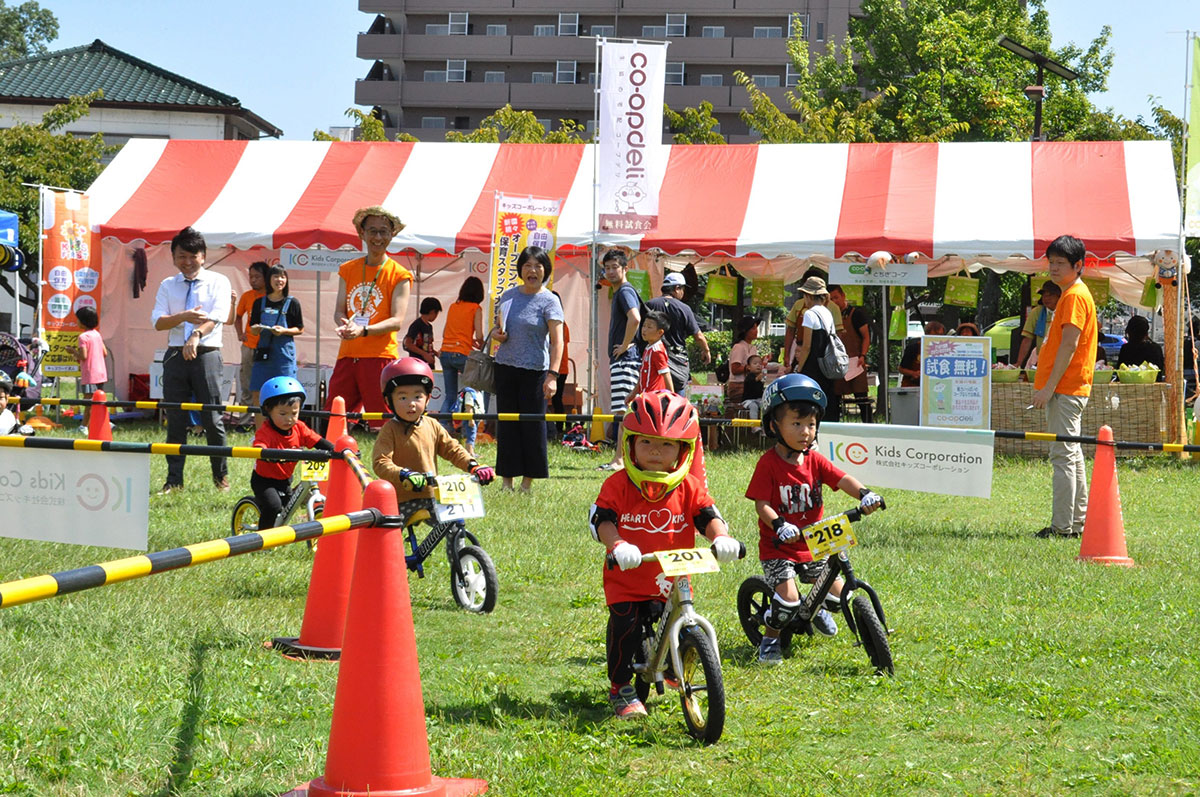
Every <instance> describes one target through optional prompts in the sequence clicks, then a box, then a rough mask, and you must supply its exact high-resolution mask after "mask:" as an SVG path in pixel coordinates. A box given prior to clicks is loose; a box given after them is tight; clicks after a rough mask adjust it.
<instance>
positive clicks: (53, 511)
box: [0, 448, 150, 551]
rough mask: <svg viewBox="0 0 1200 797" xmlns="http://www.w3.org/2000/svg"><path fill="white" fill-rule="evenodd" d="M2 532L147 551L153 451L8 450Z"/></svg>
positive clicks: (1, 488)
mask: <svg viewBox="0 0 1200 797" xmlns="http://www.w3.org/2000/svg"><path fill="white" fill-rule="evenodd" d="M5 452H6V453H5V456H4V464H3V465H0V507H2V508H3V511H2V512H0V515H2V516H3V517H4V523H3V524H0V536H4V537H12V538H15V539H20V540H40V541H42V542H69V543H73V544H75V545H98V546H101V547H105V548H131V549H134V550H138V551H144V550H146V536H147V530H148V529H149V528H150V457H148V456H146V455H144V454H142V455H138V454H117V453H113V452H110V451H69V452H63V451H47V450H43V449H36V448H6V449H5Z"/></svg>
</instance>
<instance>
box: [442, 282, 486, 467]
mask: <svg viewBox="0 0 1200 797" xmlns="http://www.w3.org/2000/svg"><path fill="white" fill-rule="evenodd" d="M483 342H484V327H483V282H482V281H481V280H480V279H479V277H467V278H466V279H465V280H463V284H462V287H460V288H459V289H458V299H457V300H456V301H455V302H454V303H453V304H451V305H450V307H449V308H448V309H447V310H446V327H445V329H443V330H442V350H441V351H440V352H438V358H439V359H440V360H441V361H442V374H443V376H444V378H445V385H444V386H443V389H444V391H445V398H443V400H442V412H461V411H462V410H461V408H460V403H459V401H460V400H459V392H460V391H461V388H460V387H459V382H460V381H461V377H462V373H463V370H464V369H465V368H466V367H467V357H468V356H469V355H470V354H471V352H473V351H475V350H477V349H481V348H483ZM442 425H443V426H445V427H446V431H448V432H450V433H451V434H453V433H454V422H453V421H449V420H446V421H442ZM463 438H464V440H466V441H467V448H468V450H471V449H472V448H473V446H474V445H475V427H474V424H471V425H470V429H468V428H467V425H465V424H464V426H463Z"/></svg>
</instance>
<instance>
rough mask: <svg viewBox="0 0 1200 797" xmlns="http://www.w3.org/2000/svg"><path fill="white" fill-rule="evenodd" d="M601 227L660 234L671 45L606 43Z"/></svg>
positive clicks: (600, 147) (600, 158)
mask: <svg viewBox="0 0 1200 797" xmlns="http://www.w3.org/2000/svg"><path fill="white" fill-rule="evenodd" d="M601 47H602V48H603V52H602V58H603V61H602V64H601V71H600V131H599V140H598V142H597V147H596V159H597V177H598V181H599V189H598V198H597V209H598V215H599V218H598V219H597V222H598V224H599V226H600V229H601V230H602V231H604V232H615V233H630V232H632V233H646V232H652V231H654V230H656V229H658V188H659V185H660V183H661V180H662V174H663V163H662V161H663V146H662V112H663V92H664V90H665V86H666V69H667V66H666V65H667V43H666V42H633V43H628V42H610V41H602V42H601Z"/></svg>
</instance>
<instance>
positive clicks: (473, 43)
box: [401, 33, 513, 61]
mask: <svg viewBox="0 0 1200 797" xmlns="http://www.w3.org/2000/svg"><path fill="white" fill-rule="evenodd" d="M512 39H513V37H512V36H426V35H424V34H415V33H408V34H405V35H404V48H403V50H402V52H401V55H403V57H404V58H405V59H408V60H426V59H428V60H432V61H444V60H445V59H447V58H466V59H468V60H470V59H475V58H505V59H507V58H508V57H509V55H510V54H511V53H512Z"/></svg>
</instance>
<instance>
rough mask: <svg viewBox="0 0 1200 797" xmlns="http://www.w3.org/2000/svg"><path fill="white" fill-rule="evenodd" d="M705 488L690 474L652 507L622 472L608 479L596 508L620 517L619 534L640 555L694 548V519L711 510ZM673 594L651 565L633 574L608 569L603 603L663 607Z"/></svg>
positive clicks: (659, 569)
mask: <svg viewBox="0 0 1200 797" xmlns="http://www.w3.org/2000/svg"><path fill="white" fill-rule="evenodd" d="M713 503H714V502H713V499H712V496H710V495H709V494H708V490H707V489H706V488H705V487H704V482H703V481H701V480H700V479H698V478H696V476H694V475H691V474H689V475H688V476H687V478H686V479H684V480H683V483H682V484H680V485H679V486H678V487H676V488H675V489H674V490H672V491H671V492H670V493H669V494H668V495H667V497H666V498H664V499H663V500H661V501H658V502H656V503H651V502H650V501H647V500H646V499H645V498H643V497H642V494H641V493H640V492H638V488H637V487H636V486H634V484H633V482H632V481H630V480H629V476H627V475H626V474H625V473H624V472H620V471H618V472H617V473H614V474H613V475H611V476H609V477H608V478H607V479H605V481H604V485H603V486H602V487H601V488H600V495H599V496H598V497H597V498H596V507H603V508H605V509H611V510H612V511H613V512H616V513H617V531H618V532H619V533H620V535H621V539H623V540H625V542H628V543H631V544H633V545H636V546H637V547H638V548H639V549H640V550H641V552H642V553H652V552H653V551H669V550H672V549H674V548H694V547H696V525H695V523H694V522H693V519H694V518H695V517H696V514H697V513H698V512H699V511H700V510H701V509H703V508H704V507H706V506H712V505H713ZM670 592H671V579H669V578H667V577H666V576H664V575H663V571H662V566H661V565H659V564H658V563H657V562H647V563H646V564H643V565H642V566H641V567H635V568H634V569H632V570H621V569H620V568H618V567H614V568H613V569H612V570H609V569H608V568H607V567H606V568H605V569H604V599H605V601H606V602H607V603H608V604H613V603H621V602H624V601H646V600H658V601H665V600H666V599H667V595H668V594H669V593H670Z"/></svg>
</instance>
